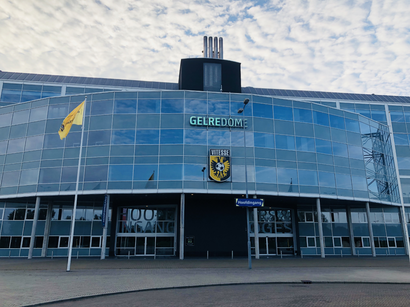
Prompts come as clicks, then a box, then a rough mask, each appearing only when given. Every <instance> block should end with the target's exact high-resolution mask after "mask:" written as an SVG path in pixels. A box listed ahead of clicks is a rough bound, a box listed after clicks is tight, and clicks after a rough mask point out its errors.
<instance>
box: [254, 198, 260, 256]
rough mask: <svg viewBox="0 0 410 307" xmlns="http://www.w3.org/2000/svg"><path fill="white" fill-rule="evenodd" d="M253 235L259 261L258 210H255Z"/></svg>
mask: <svg viewBox="0 0 410 307" xmlns="http://www.w3.org/2000/svg"><path fill="white" fill-rule="evenodd" d="M255 198H256V197H255ZM253 234H254V237H255V259H259V225H258V208H253Z"/></svg>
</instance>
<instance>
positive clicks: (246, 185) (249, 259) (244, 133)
mask: <svg viewBox="0 0 410 307" xmlns="http://www.w3.org/2000/svg"><path fill="white" fill-rule="evenodd" d="M248 102H249V100H248ZM245 107H246V103H245V102H244V104H243V121H242V125H243V147H244V149H245V189H246V199H248V166H247V162H246V130H245ZM246 223H247V224H246V225H247V227H246V230H247V236H248V267H249V269H252V256H251V235H250V229H249V208H246ZM255 240H256V238H255Z"/></svg>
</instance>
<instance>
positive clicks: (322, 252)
mask: <svg viewBox="0 0 410 307" xmlns="http://www.w3.org/2000/svg"><path fill="white" fill-rule="evenodd" d="M316 210H317V221H318V228H319V240H320V257H322V258H325V240H323V227H322V209H321V208H320V199H319V198H316Z"/></svg>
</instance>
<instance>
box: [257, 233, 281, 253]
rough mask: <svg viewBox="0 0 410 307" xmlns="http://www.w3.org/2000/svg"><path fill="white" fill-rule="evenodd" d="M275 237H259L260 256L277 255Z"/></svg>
mask: <svg viewBox="0 0 410 307" xmlns="http://www.w3.org/2000/svg"><path fill="white" fill-rule="evenodd" d="M276 246H277V245H276V238H275V237H265V238H261V237H259V255H277V249H276Z"/></svg>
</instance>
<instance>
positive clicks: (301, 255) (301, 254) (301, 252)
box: [300, 250, 303, 259]
mask: <svg viewBox="0 0 410 307" xmlns="http://www.w3.org/2000/svg"><path fill="white" fill-rule="evenodd" d="M300 258H302V259H303V251H302V250H300Z"/></svg>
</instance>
